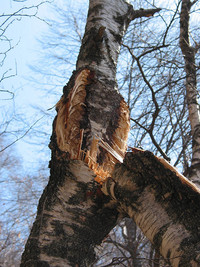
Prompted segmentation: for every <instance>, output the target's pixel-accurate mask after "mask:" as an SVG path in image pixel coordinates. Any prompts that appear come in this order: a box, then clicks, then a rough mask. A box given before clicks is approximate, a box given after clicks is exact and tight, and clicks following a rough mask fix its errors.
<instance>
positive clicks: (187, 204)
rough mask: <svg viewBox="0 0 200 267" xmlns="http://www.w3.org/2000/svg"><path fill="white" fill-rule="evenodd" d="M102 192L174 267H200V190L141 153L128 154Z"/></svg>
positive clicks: (147, 153) (168, 168)
mask: <svg viewBox="0 0 200 267" xmlns="http://www.w3.org/2000/svg"><path fill="white" fill-rule="evenodd" d="M166 164H167V163H166ZM170 169H171V170H170ZM102 190H103V192H104V193H105V194H106V195H109V196H111V197H112V198H113V200H115V201H116V203H117V204H118V209H119V211H121V212H124V213H127V214H128V215H129V216H130V217H131V218H133V219H134V221H135V222H136V224H137V225H138V226H139V227H140V228H141V230H142V231H143V233H144V234H145V235H146V236H147V237H148V239H149V240H150V241H151V243H152V244H153V245H154V246H155V248H156V249H157V250H158V251H160V253H161V255H162V256H163V257H164V258H165V259H166V260H167V261H168V262H169V263H170V264H171V265H172V266H174V267H178V266H179V267H188V266H192V267H194V266H196V267H197V266H199V264H200V234H199V220H200V207H199V201H200V191H199V189H198V188H197V187H196V186H195V185H194V184H192V183H190V182H189V181H188V180H187V179H186V178H185V177H183V176H181V175H180V174H178V173H175V172H174V171H173V169H172V168H171V167H170V166H169V165H168V164H167V165H165V163H164V164H163V163H162V162H160V160H159V159H158V158H156V157H155V156H153V154H152V153H150V152H148V151H146V152H145V151H141V152H137V153H127V154H126V157H125V160H124V163H123V164H118V165H116V167H115V171H114V173H113V175H112V179H108V180H107V181H106V182H105V183H104V184H103V189H102Z"/></svg>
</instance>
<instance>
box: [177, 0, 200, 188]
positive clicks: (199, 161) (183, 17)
mask: <svg viewBox="0 0 200 267" xmlns="http://www.w3.org/2000/svg"><path fill="white" fill-rule="evenodd" d="M194 2H195V1H194ZM191 7H192V2H191V1H190V0H182V7H181V14H180V47H181V50H182V53H183V57H184V60H185V72H186V96H187V104H188V110H189V120H190V125H191V132H192V164H191V167H190V168H189V170H188V174H187V176H188V177H189V178H190V179H191V180H192V181H193V182H194V183H195V184H196V185H197V186H199V187H200V113H199V104H198V91H197V81H196V64H195V49H194V48H193V47H192V46H191V45H190V39H189V19H190V17H189V15H190V9H191Z"/></svg>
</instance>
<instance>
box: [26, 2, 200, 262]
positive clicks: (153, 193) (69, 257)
mask: <svg viewBox="0 0 200 267" xmlns="http://www.w3.org/2000/svg"><path fill="white" fill-rule="evenodd" d="M157 11H159V9H155V10H142V9H141V10H138V11H134V10H133V8H132V6H131V5H129V4H127V2H125V1H122V0H110V1H107V0H91V1H90V6H89V12H88V18H87V24H86V30H85V35H84V38H83V41H82V46H81V49H80V53H79V57H78V60H77V69H76V71H75V72H74V73H73V75H72V77H71V79H70V81H69V83H68V84H67V85H66V86H65V87H64V88H63V96H62V97H61V99H60V101H59V102H58V104H57V106H56V109H57V116H56V118H55V119H54V123H53V133H52V137H51V142H50V148H51V151H52V157H51V162H50V179H49V183H48V185H47V187H46V188H45V190H44V192H43V194H42V196H41V199H40V201H39V205H38V212H37V217H36V220H35V223H34V225H33V227H32V230H31V233H30V236H29V239H28V241H27V244H26V247H25V251H24V253H23V255H22V261H21V267H29V266H31V267H36V266H38V267H39V266H40V267H42V266H52V267H53V266H77V267H78V266H89V265H91V264H92V262H93V261H94V259H95V246H96V245H98V244H100V243H101V241H102V240H103V239H104V237H105V236H106V235H107V234H108V233H109V231H110V230H111V229H112V228H113V227H114V226H115V224H116V222H117V219H118V218H119V215H120V216H121V217H123V214H124V212H125V213H127V214H128V215H129V216H130V217H132V218H134V220H135V221H136V223H137V224H138V225H139V226H140V227H141V229H143V231H144V233H145V234H146V235H147V236H148V237H149V239H150V240H151V242H152V243H154V244H155V246H157V248H158V249H160V251H161V254H162V255H164V257H166V258H169V260H170V261H171V262H172V263H173V265H174V266H178V265H177V264H178V263H182V262H183V260H184V259H185V260H186V262H192V261H193V262H195V263H196V262H198V261H199V259H198V257H197V253H198V249H199V248H198V246H197V237H198V226H197V225H196V224H195V223H196V221H197V220H198V219H199V216H200V215H199V214H200V213H196V212H197V211H198V210H199V206H198V205H197V203H199V202H198V201H199V193H197V191H195V190H196V188H195V187H193V186H192V185H191V184H189V183H188V184H189V185H188V184H187V185H185V184H182V180H180V179H179V178H177V176H176V175H175V174H173V172H171V171H169V170H168V169H165V168H164V167H163V165H162V164H161V163H160V164H159V163H158V162H157V161H156V160H152V159H154V157H153V156H149V155H150V154H148V153H138V155H142V156H143V155H147V157H144V158H142V156H141V161H139V162H138V165H137V162H135V161H134V160H133V161H132V154H131V156H130V154H129V153H128V154H127V156H126V160H125V164H121V165H118V167H117V168H116V171H115V173H114V176H113V177H114V179H116V181H117V185H118V184H119V186H115V183H111V187H109V182H110V179H108V177H110V176H111V173H112V171H113V169H114V167H115V164H116V163H117V162H122V161H123V159H124V156H125V153H126V141H127V136H128V132H129V111H128V106H127V105H126V103H125V101H124V99H123V97H122V96H121V95H120V94H119V92H118V91H117V84H116V81H115V75H116V64H117V58H118V53H119V50H120V44H121V39H122V37H123V35H124V33H125V32H126V29H127V27H128V24H129V22H130V21H131V20H133V19H134V18H137V17H141V16H149V15H152V14H154V13H155V12H157ZM133 159H134V155H133ZM142 160H144V163H143V162H142ZM148 160H149V161H148ZM151 160H152V161H151ZM132 163H133V165H130V164H132ZM135 164H136V165H135ZM134 166H136V167H134ZM122 170H123V171H124V173H123V172H122ZM132 170H133V171H134V173H133V171H132ZM133 177H134V179H132V178H133ZM144 178H145V179H144ZM161 178H162V179H161ZM104 181H107V182H106V185H108V186H107V187H104V191H105V188H107V189H109V190H110V191H109V192H110V193H108V191H105V193H106V194H107V195H104V194H103V193H102V191H101V187H100V185H101V184H102V183H103V182H104ZM183 181H184V182H185V180H184V179H183ZM129 186H130V187H129ZM115 187H116V188H115ZM177 187H180V190H179V189H178V188H177ZM112 189H117V192H116V193H115V194H114V195H113V192H114V191H113V190H112ZM110 196H111V197H110ZM113 198H114V199H113ZM189 199H190V200H189ZM195 201H196V202H195ZM192 212H195V213H192ZM192 215H193V218H192ZM181 216H183V219H181ZM157 218H159V221H158V220H157ZM191 218H192V220H191ZM172 241H173V242H172ZM186 256H187V257H186ZM174 257H175V258H174ZM177 257H178V258H177ZM181 266H186V265H184V264H183V265H181ZM187 266H189V265H187ZM192 266H197V265H192Z"/></svg>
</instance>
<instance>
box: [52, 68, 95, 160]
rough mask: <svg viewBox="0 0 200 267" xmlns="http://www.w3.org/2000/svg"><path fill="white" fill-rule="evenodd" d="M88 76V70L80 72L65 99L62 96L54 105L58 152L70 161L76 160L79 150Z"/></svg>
mask: <svg viewBox="0 0 200 267" xmlns="http://www.w3.org/2000/svg"><path fill="white" fill-rule="evenodd" d="M89 75H90V70H88V69H84V70H82V71H80V72H79V74H78V75H77V77H76V79H75V84H74V86H73V88H72V89H71V91H70V93H69V95H68V97H67V99H65V97H64V96H62V97H61V99H60V101H59V102H58V103H57V105H56V108H57V111H58V114H57V120H56V128H55V131H56V137H57V144H58V147H59V148H60V150H62V151H65V152H69V154H70V158H71V159H75V158H77V156H78V153H79V149H80V140H81V139H82V132H81V129H80V121H81V119H82V117H83V116H84V113H85V111H84V106H85V97H86V90H85V87H86V85H87V84H89V83H90V81H89V79H88V76H89Z"/></svg>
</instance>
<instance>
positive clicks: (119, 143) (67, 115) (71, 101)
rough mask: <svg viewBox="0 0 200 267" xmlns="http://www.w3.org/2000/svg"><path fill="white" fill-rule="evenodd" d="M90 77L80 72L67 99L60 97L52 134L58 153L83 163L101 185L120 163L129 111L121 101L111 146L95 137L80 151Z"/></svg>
mask: <svg viewBox="0 0 200 267" xmlns="http://www.w3.org/2000/svg"><path fill="white" fill-rule="evenodd" d="M90 77H91V71H90V70H89V69H83V70H81V71H80V72H79V73H78V74H77V76H76V77H75V81H74V85H73V88H71V90H70V93H69V95H68V96H67V97H65V96H64V95H63V96H62V97H61V99H60V101H59V102H58V103H57V105H56V108H57V112H58V114H57V120H56V127H55V131H56V137H57V144H58V147H59V149H60V150H62V151H65V152H68V153H69V156H70V159H80V160H82V161H84V162H86V163H87V164H88V166H89V168H90V169H92V170H93V171H94V173H95V174H96V175H97V176H96V181H98V182H100V183H101V182H103V181H104V180H105V179H106V178H107V177H109V176H111V172H112V171H113V168H114V166H115V164H116V163H117V162H123V159H124V156H125V153H126V150H127V145H126V142H127V139H128V133H129V129H130V122H129V110H128V106H127V104H126V102H125V101H124V100H123V99H122V100H121V102H120V103H119V109H118V110H117V112H118V114H119V116H118V122H117V126H116V129H114V131H113V134H112V140H111V145H109V144H108V143H107V142H105V141H104V140H102V137H99V136H98V135H96V136H93V138H92V140H91V144H90V147H89V149H88V150H87V151H85V150H83V148H82V143H83V136H84V129H82V128H81V120H82V119H83V118H84V116H85V117H87V114H86V113H87V104H86V96H87V90H86V86H87V85H88V84H90V83H91V79H90ZM87 130H88V129H87ZM105 131H106V129H105ZM100 147H101V151H102V148H103V150H104V151H105V157H104V160H103V163H102V164H99V163H98V162H97V158H98V155H99V154H100Z"/></svg>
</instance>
